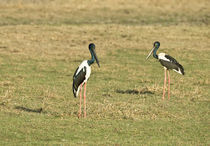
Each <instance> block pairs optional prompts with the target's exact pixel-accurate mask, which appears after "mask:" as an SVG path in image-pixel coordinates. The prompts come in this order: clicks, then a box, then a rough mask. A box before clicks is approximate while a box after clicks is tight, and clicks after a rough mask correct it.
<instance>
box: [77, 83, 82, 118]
mask: <svg viewBox="0 0 210 146" xmlns="http://www.w3.org/2000/svg"><path fill="white" fill-rule="evenodd" d="M81 106H82V84H81V85H80V102H79V113H78V118H80V117H81Z"/></svg>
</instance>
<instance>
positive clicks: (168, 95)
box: [168, 70, 170, 99]
mask: <svg viewBox="0 0 210 146" xmlns="http://www.w3.org/2000/svg"><path fill="white" fill-rule="evenodd" d="M168 99H170V74H169V70H168Z"/></svg>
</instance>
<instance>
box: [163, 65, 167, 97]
mask: <svg viewBox="0 0 210 146" xmlns="http://www.w3.org/2000/svg"><path fill="white" fill-rule="evenodd" d="M166 70H167V69H166V68H164V72H165V78H164V85H163V100H164V98H165V88H166Z"/></svg>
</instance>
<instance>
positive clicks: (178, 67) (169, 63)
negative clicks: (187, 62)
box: [159, 55, 184, 75]
mask: <svg viewBox="0 0 210 146" xmlns="http://www.w3.org/2000/svg"><path fill="white" fill-rule="evenodd" d="M165 58H167V59H168V60H169V61H165V60H159V61H160V63H161V64H162V65H163V66H165V67H166V68H167V69H174V70H176V71H179V70H180V71H181V73H182V74H183V75H184V68H183V66H182V65H181V64H179V62H177V61H176V59H174V58H173V57H171V56H169V55H165Z"/></svg>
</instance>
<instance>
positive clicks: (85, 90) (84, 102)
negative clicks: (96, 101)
mask: <svg viewBox="0 0 210 146" xmlns="http://www.w3.org/2000/svg"><path fill="white" fill-rule="evenodd" d="M86 84H87V83H85V85H84V117H86Z"/></svg>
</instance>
